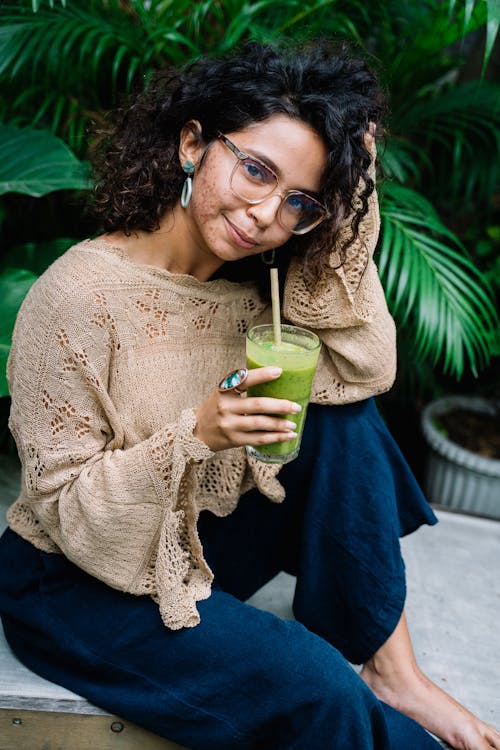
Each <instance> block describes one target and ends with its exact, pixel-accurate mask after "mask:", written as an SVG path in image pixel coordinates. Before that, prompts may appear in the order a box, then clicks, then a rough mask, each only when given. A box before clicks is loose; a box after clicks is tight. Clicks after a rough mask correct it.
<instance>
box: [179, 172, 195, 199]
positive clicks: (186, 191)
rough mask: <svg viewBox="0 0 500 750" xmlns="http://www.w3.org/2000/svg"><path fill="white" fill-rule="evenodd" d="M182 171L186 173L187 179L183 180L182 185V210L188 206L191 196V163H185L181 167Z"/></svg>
mask: <svg viewBox="0 0 500 750" xmlns="http://www.w3.org/2000/svg"><path fill="white" fill-rule="evenodd" d="M182 169H183V171H184V172H185V173H186V175H187V177H186V179H185V180H184V185H183V186H182V193H181V206H182V208H187V207H188V206H189V201H190V200H191V196H192V195H193V180H192V179H191V177H192V175H193V174H194V164H193V162H192V161H185V162H184V164H183V165H182Z"/></svg>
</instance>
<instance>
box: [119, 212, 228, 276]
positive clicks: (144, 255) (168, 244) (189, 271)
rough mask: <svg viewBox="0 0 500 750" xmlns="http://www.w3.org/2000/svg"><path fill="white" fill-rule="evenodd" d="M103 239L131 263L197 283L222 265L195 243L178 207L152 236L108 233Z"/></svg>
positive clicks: (169, 213)
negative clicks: (124, 253)
mask: <svg viewBox="0 0 500 750" xmlns="http://www.w3.org/2000/svg"><path fill="white" fill-rule="evenodd" d="M105 239H106V240H107V241H108V242H110V243H111V244H113V245H117V246H118V247H121V248H122V249H124V250H125V251H126V253H127V255H128V256H129V258H130V259H131V260H132V261H134V262H135V263H143V264H145V265H149V266H157V267H158V268H164V269H165V270H166V271H168V272H169V273H173V274H186V275H189V276H194V277H195V278H196V279H198V281H208V279H210V278H211V276H213V274H214V273H215V272H216V271H217V269H218V268H220V266H221V265H222V261H220V260H219V259H218V258H216V257H215V256H213V255H212V254H211V253H209V252H207V251H206V250H205V249H204V248H203V247H202V246H201V244H200V243H199V242H197V241H196V238H195V237H194V236H193V234H192V232H191V230H190V223H189V221H188V214H187V211H186V210H185V209H183V208H182V207H181V206H180V204H177V205H176V206H175V207H174V208H173V210H172V211H169V212H167V213H166V214H164V215H163V216H162V218H161V219H160V226H159V228H158V229H157V230H155V231H153V232H144V231H142V230H138V231H136V232H133V233H132V234H131V235H129V236H127V235H125V234H124V233H123V232H111V233H109V234H107V235H105Z"/></svg>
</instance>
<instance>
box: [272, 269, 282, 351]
mask: <svg viewBox="0 0 500 750" xmlns="http://www.w3.org/2000/svg"><path fill="white" fill-rule="evenodd" d="M271 302H272V306H273V328H274V343H275V344H276V346H281V318H280V288H279V283H278V269H277V268H271Z"/></svg>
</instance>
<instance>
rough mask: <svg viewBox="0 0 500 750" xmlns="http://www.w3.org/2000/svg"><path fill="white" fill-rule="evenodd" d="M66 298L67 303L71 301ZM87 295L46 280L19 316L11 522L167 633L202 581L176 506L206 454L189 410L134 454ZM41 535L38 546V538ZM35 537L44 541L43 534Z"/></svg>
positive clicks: (193, 619)
mask: <svg viewBox="0 0 500 750" xmlns="http://www.w3.org/2000/svg"><path fill="white" fill-rule="evenodd" d="M71 297H73V299H71ZM84 297H85V294H84V293H82V292H80V293H79V292H78V290H73V294H72V293H71V291H70V292H69V294H68V291H67V290H64V289H62V288H61V285H59V286H58V285H57V284H56V283H54V281H53V279H52V276H51V274H50V272H49V273H48V274H46V275H45V276H44V277H42V279H41V280H40V281H39V282H37V284H35V286H34V287H33V288H32V290H31V291H30V294H29V296H28V298H27V299H26V300H25V303H24V305H23V307H22V309H21V312H20V314H19V316H18V321H17V324H16V329H15V334H14V340H13V347H12V352H11V356H10V359H9V364H8V378H9V384H10V388H11V394H12V409H11V417H10V427H11V430H12V433H13V435H14V437H15V439H16V443H17V446H18V451H19V455H20V458H21V462H22V467H23V490H22V494H21V497H20V498H19V500H18V501H17V502H16V503H15V504H14V505H13V506H12V508H11V509H10V511H9V521H10V522H11V525H13V526H14V528H15V527H16V521H17V526H22V528H23V529H24V531H23V535H25V536H26V537H27V538H29V537H30V532H29V531H26V528H27V522H28V521H27V519H31V521H30V523H31V527H32V529H31V531H32V534H31V536H32V538H31V541H33V543H34V544H36V545H37V546H39V547H42V548H43V549H45V550H46V551H62V552H63V553H64V554H65V555H66V556H67V557H68V558H69V559H70V560H72V561H73V562H74V563H75V564H77V565H78V566H80V567H81V568H83V569H84V570H86V571H87V572H88V573H90V574H91V575H93V576H95V577H97V578H99V579H101V580H103V581H105V582H106V583H108V584H109V585H111V586H114V587H116V588H119V589H122V590H124V591H128V592H130V593H134V594H150V595H152V596H153V597H154V598H155V599H157V600H158V602H159V605H160V611H161V614H162V617H163V620H164V622H165V624H166V625H168V626H169V627H171V628H177V627H181V626H183V625H194V624H196V623H197V622H198V621H199V616H198V613H197V611H196V607H195V601H196V600H199V599H204V598H207V596H208V595H209V589H210V582H211V579H212V576H211V572H210V570H209V569H208V567H207V566H206V565H203V562H200V561H199V560H197V561H196V564H194V565H193V564H192V563H193V560H192V559H191V558H192V555H193V550H194V554H196V552H199V558H200V559H201V560H202V555H201V549H200V545H199V541H198V539H197V538H196V539H194V538H190V534H191V535H192V532H188V531H186V530H187V529H192V526H193V524H192V523H189V521H190V519H188V518H186V516H187V515H188V514H189V512H190V511H189V506H188V504H184V503H183V497H184V496H185V495H186V494H188V493H189V492H190V491H191V492H192V483H193V482H194V481H195V473H196V472H195V471H194V468H195V465H196V463H197V462H200V461H202V460H204V459H206V458H209V457H210V456H212V455H213V453H212V452H211V451H210V449H209V448H208V447H207V446H206V445H205V444H204V443H202V442H201V441H199V440H197V439H196V438H195V437H194V436H193V428H194V425H195V417H194V414H193V412H192V411H191V410H190V409H186V410H184V411H182V412H181V413H180V415H179V418H178V419H177V420H176V421H173V422H171V423H170V424H166V425H165V426H164V427H163V428H162V429H161V430H159V431H156V432H154V433H153V434H151V435H150V436H149V437H148V438H147V439H144V440H141V441H140V442H138V443H137V444H135V445H133V446H127V445H125V444H124V433H123V427H122V424H121V419H120V414H119V413H118V411H117V409H116V408H115V406H114V404H113V400H112V398H111V396H110V394H109V388H108V379H109V369H110V361H111V358H112V356H113V352H116V346H117V344H116V342H114V343H113V341H112V338H113V326H112V325H111V326H109V325H106V321H105V320H103V322H102V326H96V325H94V326H90V325H89V320H88V317H87V318H86V315H85V299H84ZM41 531H42V535H40V532H41ZM43 532H45V533H43Z"/></svg>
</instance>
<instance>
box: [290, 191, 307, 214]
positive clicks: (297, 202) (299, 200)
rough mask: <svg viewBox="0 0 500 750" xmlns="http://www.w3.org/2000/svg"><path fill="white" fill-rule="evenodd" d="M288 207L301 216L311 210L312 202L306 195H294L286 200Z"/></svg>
mask: <svg viewBox="0 0 500 750" xmlns="http://www.w3.org/2000/svg"><path fill="white" fill-rule="evenodd" d="M286 204H287V207H288V208H289V209H290V210H291V211H293V212H294V213H296V214H301V213H303V212H304V211H306V210H307V209H308V208H310V205H311V200H310V199H308V198H307V196H306V195H301V194H300V193H294V194H293V195H289V196H288V198H287V200H286Z"/></svg>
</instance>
